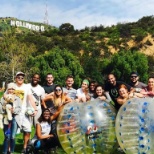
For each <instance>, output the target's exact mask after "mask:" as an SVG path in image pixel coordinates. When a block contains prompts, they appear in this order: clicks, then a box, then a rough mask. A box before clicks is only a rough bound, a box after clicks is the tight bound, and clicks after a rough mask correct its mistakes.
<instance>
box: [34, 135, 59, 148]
mask: <svg viewBox="0 0 154 154" xmlns="http://www.w3.org/2000/svg"><path fill="white" fill-rule="evenodd" d="M38 142H40V143H41V144H40V146H39V147H36V148H35V149H36V150H44V149H45V150H49V149H51V148H55V147H56V146H59V140H58V138H57V137H50V138H48V139H43V140H36V141H35V143H34V147H35V146H36V145H37V143H38Z"/></svg>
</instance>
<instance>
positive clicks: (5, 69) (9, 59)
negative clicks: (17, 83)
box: [0, 33, 35, 82]
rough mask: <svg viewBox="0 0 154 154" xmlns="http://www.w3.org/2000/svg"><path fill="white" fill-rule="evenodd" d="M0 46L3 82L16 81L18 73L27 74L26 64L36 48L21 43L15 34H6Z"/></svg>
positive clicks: (0, 66) (1, 77) (0, 76)
mask: <svg viewBox="0 0 154 154" xmlns="http://www.w3.org/2000/svg"><path fill="white" fill-rule="evenodd" d="M0 44H1V46H0V53H1V56H0V57H1V62H0V68H1V71H0V79H1V81H6V82H10V81H14V75H15V73H16V72H17V71H23V72H25V73H26V74H27V73H28V69H27V68H28V66H27V65H26V63H27V60H28V57H29V55H31V54H32V53H33V52H34V51H35V46H34V45H32V44H31V45H27V44H25V43H21V42H20V41H19V40H17V38H16V36H15V35H14V34H13V33H5V34H4V35H3V38H2V39H1V40H0Z"/></svg>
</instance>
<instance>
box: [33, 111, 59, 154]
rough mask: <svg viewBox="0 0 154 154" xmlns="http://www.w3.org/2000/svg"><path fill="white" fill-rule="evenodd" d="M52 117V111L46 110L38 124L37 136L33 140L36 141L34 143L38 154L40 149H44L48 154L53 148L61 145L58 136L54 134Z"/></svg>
mask: <svg viewBox="0 0 154 154" xmlns="http://www.w3.org/2000/svg"><path fill="white" fill-rule="evenodd" d="M50 116H51V113H50V110H49V109H44V110H43V111H42V114H41V116H40V118H39V119H38V122H37V124H36V134H35V136H34V138H33V140H36V141H35V142H34V147H35V153H36V154H38V151H39V150H40V149H43V150H44V151H45V153H46V154H48V153H49V152H50V149H51V148H54V147H56V146H58V145H59V142H58V138H57V136H56V134H54V133H52V126H51V120H50Z"/></svg>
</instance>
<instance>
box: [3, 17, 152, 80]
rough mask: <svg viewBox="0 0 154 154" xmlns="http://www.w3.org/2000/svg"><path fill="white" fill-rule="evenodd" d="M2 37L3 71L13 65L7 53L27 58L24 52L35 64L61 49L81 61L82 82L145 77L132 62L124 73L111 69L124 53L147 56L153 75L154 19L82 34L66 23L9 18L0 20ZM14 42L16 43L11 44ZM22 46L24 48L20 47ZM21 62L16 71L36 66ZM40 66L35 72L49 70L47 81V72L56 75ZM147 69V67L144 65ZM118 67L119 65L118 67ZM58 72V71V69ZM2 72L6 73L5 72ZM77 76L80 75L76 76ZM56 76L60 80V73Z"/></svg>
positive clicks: (146, 18)
mask: <svg viewBox="0 0 154 154" xmlns="http://www.w3.org/2000/svg"><path fill="white" fill-rule="evenodd" d="M11 21H18V26H17V25H15V26H11V25H10V22H11ZM20 22H21V23H22V24H21V25H22V26H19V25H20V24H19V23H20ZM25 23H28V24H30V26H31V27H32V25H35V26H44V31H41V30H40V29H39V30H33V29H29V28H25ZM23 25H24V26H23ZM35 28H36V27H35ZM0 33H1V36H2V38H1V40H0V41H1V42H0V43H1V44H0V52H1V55H0V64H1V65H2V67H1V65H0V67H1V68H3V67H4V66H3V63H4V62H5V63H6V62H7V64H10V62H11V61H10V60H8V59H7V58H6V56H5V55H6V53H7V54H8V50H11V51H12V52H13V51H14V52H15V51H18V52H15V53H18V55H19V53H20V55H24V51H26V52H27V55H28V57H31V56H32V57H34V59H33V61H35V60H36V58H38V57H39V56H40V57H44V58H45V56H46V55H48V54H49V53H50V51H52V50H55V48H56V50H57V48H58V50H67V51H68V53H71V54H72V55H73V56H75V57H76V59H77V60H78V61H79V63H80V65H81V67H82V68H83V70H84V72H83V73H82V75H81V74H80V75H79V76H78V77H79V78H80V79H81V78H84V77H88V78H90V79H94V80H97V81H99V82H102V80H104V78H105V75H106V74H107V73H109V72H111V71H112V72H113V71H114V72H116V74H117V76H118V78H123V80H128V77H127V76H128V75H129V73H130V72H131V70H136V71H138V72H139V73H140V74H141V75H143V73H144V72H142V69H141V70H140V68H138V67H137V66H135V65H140V64H138V63H136V64H135V63H133V62H132V63H131V64H130V62H128V64H129V66H128V67H127V68H125V69H124V68H122V67H124V66H122V65H121V64H120V67H121V68H119V69H121V70H123V72H120V71H119V72H118V71H117V70H116V69H115V67H111V64H112V63H111V62H112V61H113V57H115V56H116V54H118V56H121V55H120V54H121V52H122V51H123V52H124V53H126V54H127V53H129V52H130V53H131V54H132V55H133V54H135V53H138V54H142V53H143V55H144V56H145V58H147V61H148V64H147V65H148V66H147V67H146V71H145V73H146V74H148V75H150V74H153V65H154V62H153V61H154V60H153V54H154V16H147V17H143V18H141V19H139V20H138V21H136V22H132V23H118V24H117V25H113V26H110V27H104V26H103V25H100V26H93V27H85V28H84V29H81V30H76V29H74V26H73V25H71V24H70V23H64V24H62V25H61V26H60V27H58V28H56V27H54V26H51V25H45V24H42V23H36V22H30V21H23V20H18V19H16V18H11V17H7V18H0ZM8 35H9V36H8ZM3 36H4V37H3ZM10 36H11V37H10ZM3 38H4V39H3ZM6 38H7V39H6ZM11 38H12V40H13V41H12V40H11ZM5 39H6V40H5ZM9 40H10V42H9ZM6 41H7V42H8V44H7V47H6V46H5V47H4V45H6V44H5V43H4V42H6ZM21 44H22V47H20V45H21ZM13 46H14V47H13ZM23 46H24V47H25V48H24V49H22V48H23ZM10 48H11V49H10ZM15 48H16V49H15ZM19 51H20V52H19ZM22 51H23V52H22ZM15 53H14V54H15ZM51 53H52V52H51ZM49 56H50V54H49ZM62 58H64V57H62ZM24 60H25V61H24ZM42 60H45V59H42ZM48 60H49V59H46V62H47V61H48ZM54 60H55V59H54ZM52 61H53V59H52ZM134 61H135V62H136V61H137V60H135V59H134ZM19 62H20V63H19V64H20V65H21V66H22V67H16V68H14V71H16V70H17V69H19V68H20V69H21V70H23V71H27V70H28V68H29V67H31V65H32V63H31V64H30V63H29V58H27V59H24V58H23V62H22V61H20V60H19ZM23 63H24V66H23ZM33 65H36V64H33ZM37 65H39V66H35V69H36V70H35V71H38V72H41V73H42V69H43V70H45V71H44V72H43V73H42V76H43V77H42V78H44V76H45V73H46V72H47V71H53V67H52V66H49V65H50V64H49V65H47V66H44V67H43V64H37ZM56 65H57V62H56ZM112 65H113V64H112ZM143 65H146V64H145V63H144V64H143ZM7 66H8V65H7ZM114 66H116V65H115V64H114ZM39 67H40V68H39ZM118 67H119V66H118ZM6 68H7V67H6ZM54 70H56V69H55V68H54ZM57 70H58V69H57ZM63 71H64V70H63ZM1 72H3V71H2V70H1ZM1 72H0V73H1ZM11 72H12V71H11ZM27 72H28V73H30V74H31V73H32V72H31V71H27ZM65 72H67V73H64V72H63V74H64V76H66V74H68V73H70V74H73V73H74V72H69V71H68V70H67V71H66V70H65ZM2 74H4V73H2ZM11 74H14V73H11ZM74 75H76V74H75V73H74ZM148 75H146V76H144V75H143V76H144V77H143V81H146V80H147V77H148ZM5 76H6V74H5V75H3V76H1V78H4V77H5ZM55 76H57V77H58V75H57V74H56V73H55ZM102 76H103V79H102ZM63 78H64V77H63ZM78 81H79V80H78Z"/></svg>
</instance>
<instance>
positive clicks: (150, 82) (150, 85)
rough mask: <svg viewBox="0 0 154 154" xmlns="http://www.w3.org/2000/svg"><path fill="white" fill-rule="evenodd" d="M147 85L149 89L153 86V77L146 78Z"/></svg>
mask: <svg viewBox="0 0 154 154" xmlns="http://www.w3.org/2000/svg"><path fill="white" fill-rule="evenodd" d="M148 87H149V88H150V89H152V88H154V78H149V80H148Z"/></svg>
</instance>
